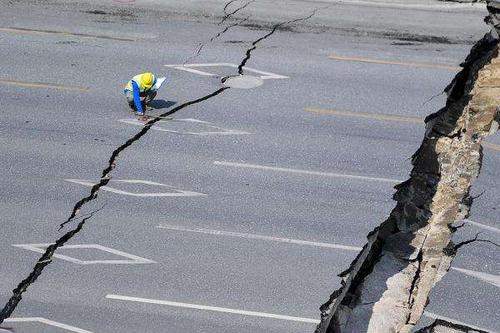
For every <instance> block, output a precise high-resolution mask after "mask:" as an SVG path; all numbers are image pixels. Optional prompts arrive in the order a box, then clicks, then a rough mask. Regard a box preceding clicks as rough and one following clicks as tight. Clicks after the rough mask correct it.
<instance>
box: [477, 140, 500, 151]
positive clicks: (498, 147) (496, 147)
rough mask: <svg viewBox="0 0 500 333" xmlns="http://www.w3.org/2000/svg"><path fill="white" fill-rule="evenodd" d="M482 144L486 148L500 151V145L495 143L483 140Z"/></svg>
mask: <svg viewBox="0 0 500 333" xmlns="http://www.w3.org/2000/svg"><path fill="white" fill-rule="evenodd" d="M481 144H482V145H483V147H484V148H488V149H491V150H495V151H500V145H497V144H495V143H490V142H484V141H483V142H482V143H481Z"/></svg>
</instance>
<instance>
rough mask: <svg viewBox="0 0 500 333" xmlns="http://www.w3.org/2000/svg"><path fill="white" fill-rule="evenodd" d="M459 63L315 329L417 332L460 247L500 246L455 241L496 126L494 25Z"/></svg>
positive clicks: (499, 81)
mask: <svg viewBox="0 0 500 333" xmlns="http://www.w3.org/2000/svg"><path fill="white" fill-rule="evenodd" d="M489 14H490V15H493V14H492V13H491V12H490V13H489ZM499 29H500V28H499ZM461 66H462V67H463V69H462V70H461V71H460V72H459V73H458V74H457V75H456V76H455V78H454V79H453V81H452V82H451V83H450V84H449V85H448V86H447V87H446V89H445V92H446V94H447V101H446V106H445V107H443V108H442V109H441V110H439V111H438V112H436V113H433V114H432V115H430V116H428V117H427V118H426V119H425V123H426V133H425V135H424V139H423V141H422V144H421V146H420V148H419V149H418V150H417V152H416V153H415V154H414V155H413V157H412V161H411V162H412V165H413V169H412V171H411V173H410V178H409V179H408V180H407V181H405V182H403V183H401V184H398V185H396V187H395V189H396V193H395V194H394V196H393V199H394V200H395V201H396V207H395V208H394V209H393V210H392V212H391V214H390V216H389V218H388V219H387V220H386V221H384V222H383V223H382V224H381V225H380V226H379V227H377V228H375V230H374V231H372V232H371V233H369V235H368V236H367V238H368V242H367V244H366V245H365V246H364V247H363V249H362V250H361V252H360V253H359V254H358V256H357V257H356V259H355V260H354V261H353V262H352V264H351V266H350V267H349V268H348V269H347V270H346V271H345V272H343V273H341V274H340V275H339V276H340V277H341V278H342V281H341V287H340V288H339V289H338V290H336V291H334V293H333V294H332V295H331V296H330V299H329V300H328V302H326V303H325V304H323V305H322V306H321V307H320V310H321V323H320V324H319V325H318V327H317V329H316V332H317V333H358V332H366V333H378V332H395V333H408V332H411V331H412V330H413V329H414V328H415V326H416V324H417V323H418V321H419V320H420V318H421V316H422V315H423V314H424V310H425V307H426V306H427V304H428V297H429V294H430V292H431V290H432V288H433V287H434V286H435V285H436V283H437V282H439V281H440V280H441V279H442V277H443V276H444V275H445V274H446V273H447V272H448V271H449V269H450V267H451V263H452V261H453V259H454V257H455V256H456V250H457V249H459V248H460V247H462V246H464V245H467V244H470V243H473V242H486V243H490V244H494V245H495V246H499V245H498V244H496V243H494V242H492V241H490V240H485V239H479V238H478V237H479V234H478V235H476V237H475V238H474V239H471V240H467V241H465V242H462V243H460V244H458V245H454V244H453V242H452V240H451V238H452V235H453V232H454V231H455V230H456V228H454V227H453V223H455V222H457V221H461V220H463V219H465V218H467V216H468V214H469V210H470V207H471V205H472V203H473V201H474V198H473V197H471V196H470V189H471V186H472V183H473V181H474V180H475V179H476V178H477V176H478V175H479V173H480V170H481V164H482V158H483V152H482V147H481V143H482V141H483V140H484V138H485V137H487V136H488V135H491V134H493V133H495V132H496V131H497V130H498V122H499V115H498V112H499V111H498V106H499V105H500V96H499V95H498V93H497V92H498V89H500V55H499V41H498V33H497V31H496V28H495V27H493V29H492V31H491V32H490V33H488V34H486V35H485V36H484V37H483V38H482V39H481V40H480V41H478V42H477V43H476V44H475V45H474V46H473V47H472V49H471V51H470V54H469V55H468V56H467V58H466V59H465V61H464V62H463V63H462V65H461ZM373 301H375V302H374V303H373V305H372V306H368V305H367V304H368V303H369V302H373ZM422 332H438V331H437V330H436V331H434V330H433V328H429V330H427V331H422ZM440 332H451V331H440Z"/></svg>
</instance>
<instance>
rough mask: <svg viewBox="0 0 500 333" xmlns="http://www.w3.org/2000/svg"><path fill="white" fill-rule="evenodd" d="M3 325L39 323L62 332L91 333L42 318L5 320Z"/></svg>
mask: <svg viewBox="0 0 500 333" xmlns="http://www.w3.org/2000/svg"><path fill="white" fill-rule="evenodd" d="M4 322H5V323H41V324H45V325H48V326H52V327H57V328H61V329H63V330H66V331H69V332H75V333H92V332H91V331H87V330H84V329H81V328H78V327H74V326H70V325H66V324H63V323H59V322H57V321H53V320H49V319H45V318H42V317H20V318H7V319H5V320H4Z"/></svg>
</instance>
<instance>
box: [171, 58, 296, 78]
mask: <svg viewBox="0 0 500 333" xmlns="http://www.w3.org/2000/svg"><path fill="white" fill-rule="evenodd" d="M164 66H165V67H169V68H175V69H178V70H181V71H186V72H190V73H194V74H198V75H203V76H217V74H213V73H209V72H205V71H201V70H198V69H193V67H195V68H198V67H231V68H238V65H236V64H232V63H229V62H219V63H208V64H185V65H164ZM243 70H245V71H247V72H251V73H257V74H261V76H260V78H261V79H262V80H278V79H289V78H290V77H288V76H285V75H279V74H275V73H271V72H265V71H261V70H258V69H255V68H250V67H246V66H244V67H243Z"/></svg>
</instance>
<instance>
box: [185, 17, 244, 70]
mask: <svg viewBox="0 0 500 333" xmlns="http://www.w3.org/2000/svg"><path fill="white" fill-rule="evenodd" d="M250 17H251V16H247V17H244V18H242V19H241V20H238V21H237V22H235V23H233V24H230V25H228V26H226V27H225V28H224V29H223V30H221V31H219V32H218V33H217V34H216V35H214V36H212V37H211V38H210V39H209V40H208V42H206V43H200V44H198V49H197V50H196V52H195V53H194V54H193V55H192V56H190V57H189V58H187V59H186V60H185V61H184V63H183V64H182V65H183V66H184V65H186V64H187V63H188V62H190V61H192V60H193V59H195V58H197V57H198V56H199V55H200V54H201V50H203V48H204V47H205V45H207V44H210V43H213V41H214V40H216V39H217V38H219V37H220V36H222V35H223V34H225V33H226V32H228V31H229V29H231V28H234V27H237V26H240V25H241V24H243V23H245V22H246V21H248V19H250Z"/></svg>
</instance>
